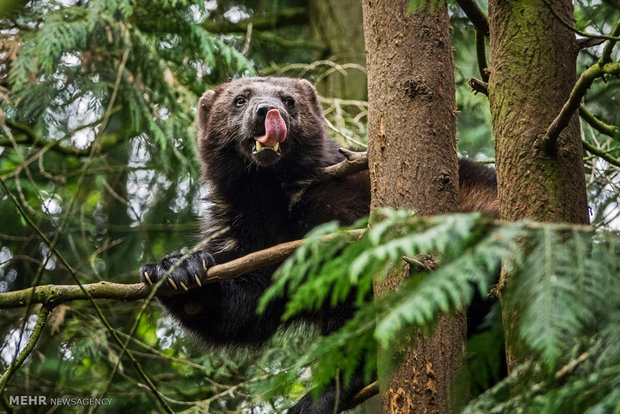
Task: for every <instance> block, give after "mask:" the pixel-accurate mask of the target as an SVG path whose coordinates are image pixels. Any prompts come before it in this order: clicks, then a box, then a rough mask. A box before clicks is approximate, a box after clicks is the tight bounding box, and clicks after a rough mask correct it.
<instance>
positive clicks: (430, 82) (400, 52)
mask: <svg viewBox="0 0 620 414" xmlns="http://www.w3.org/2000/svg"><path fill="white" fill-rule="evenodd" d="M408 3H409V1H408V0H398V1H375V0H372V1H370V0H364V1H363V2H362V4H363V15H364V37H365V40H366V53H367V56H366V58H367V70H368V100H369V114H368V118H369V119H368V135H369V145H368V158H369V169H370V179H371V191H372V193H371V210H375V209H377V208H379V207H409V208H413V209H415V211H416V212H417V213H418V214H421V215H433V214H441V213H445V212H448V211H450V210H451V209H453V207H454V205H455V204H456V200H457V190H458V167H457V164H458V161H457V156H456V139H455V134H456V132H455V129H456V127H455V113H456V108H455V95H454V93H455V86H454V64H453V61H452V45H451V36H450V24H449V18H448V12H447V9H446V7H439V8H436V9H435V11H434V12H430V11H429V10H424V11H422V12H419V13H415V14H407V13H406V9H407V5H408ZM406 275H407V271H406V269H405V271H404V272H393V274H391V275H388V277H387V278H386V279H385V280H383V281H380V282H376V283H375V294H376V295H378V296H380V295H385V294H386V293H388V292H389V291H391V290H393V289H397V288H398V286H399V284H400V283H401V282H402V280H403V279H404V278H405V277H406ZM465 328H466V327H465V317H464V314H463V313H461V314H459V315H457V316H456V317H453V318H444V319H442V320H441V321H440V323H439V324H438V326H437V328H436V330H435V333H434V334H433V335H432V336H431V337H430V338H427V339H424V338H423V337H422V336H421V335H420V334H413V335H412V336H411V338H410V341H409V344H408V347H407V349H405V350H404V352H402V353H398V355H396V354H397V352H396V351H395V350H389V351H385V352H381V351H380V352H379V360H378V366H379V379H380V387H381V391H382V394H383V410H384V412H386V413H413V412H415V413H433V412H437V413H445V412H447V411H448V407H449V399H448V394H449V385H450V381H451V379H452V378H453V377H454V374H455V373H456V371H457V369H458V367H459V361H460V358H461V356H462V352H463V349H464V341H465V330H466V329H465ZM414 347H415V348H414ZM398 357H400V358H402V359H396V358H398ZM395 361H398V364H397V368H396V370H395V371H394V372H393V375H392V377H391V379H390V380H389V382H387V383H386V381H385V379H386V378H387V374H389V373H387V372H385V371H386V368H388V367H390V366H392V365H393V364H392V362H395Z"/></svg>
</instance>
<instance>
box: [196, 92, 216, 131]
mask: <svg viewBox="0 0 620 414" xmlns="http://www.w3.org/2000/svg"><path fill="white" fill-rule="evenodd" d="M214 100H215V91H214V90H209V91H206V92H205V93H204V94H203V95H202V98H200V102H198V121H199V123H200V127H201V128H204V127H206V126H207V121H208V120H209V112H211V106H213V101H214Z"/></svg>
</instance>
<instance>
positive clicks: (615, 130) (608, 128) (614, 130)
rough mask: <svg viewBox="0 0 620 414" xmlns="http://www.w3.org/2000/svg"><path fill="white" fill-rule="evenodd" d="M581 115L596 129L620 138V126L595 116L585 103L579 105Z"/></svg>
mask: <svg viewBox="0 0 620 414" xmlns="http://www.w3.org/2000/svg"><path fill="white" fill-rule="evenodd" d="M579 115H581V119H583V120H584V121H586V122H587V123H588V124H590V126H592V128H594V129H596V130H597V131H598V132H601V133H603V134H605V135H609V136H610V137H612V138H616V139H619V138H620V127H617V126H615V125H609V124H606V123H605V122H603V121H601V120H600V119H598V118H597V117H595V116H594V114H592V113H591V112H590V111H588V110H587V109H586V107H585V106H584V105H583V104H582V105H579Z"/></svg>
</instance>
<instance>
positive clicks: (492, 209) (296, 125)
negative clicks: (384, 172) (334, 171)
mask: <svg viewBox="0 0 620 414" xmlns="http://www.w3.org/2000/svg"><path fill="white" fill-rule="evenodd" d="M198 122H199V132H198V146H199V155H200V161H201V163H202V177H203V180H204V182H205V183H206V184H207V186H208V188H209V192H208V196H207V200H206V202H207V203H208V206H209V208H208V213H207V214H206V216H205V217H204V218H203V221H202V237H203V238H204V240H205V241H206V242H205V243H204V247H202V249H201V250H200V251H198V252H197V253H194V254H192V255H190V256H189V257H187V258H185V259H184V260H183V261H182V262H181V263H176V262H177V261H179V260H180V259H179V256H176V257H175V256H171V257H167V258H164V259H163V260H162V261H160V262H159V263H156V264H149V265H144V266H142V268H141V269H140V275H141V277H142V280H143V281H144V282H145V283H149V284H153V283H156V282H157V281H158V280H160V279H161V278H162V277H167V278H168V280H167V281H166V283H168V284H169V285H170V286H172V287H173V288H175V289H179V290H185V291H186V292H184V293H181V294H178V295H174V296H165V297H161V298H160V299H159V300H160V302H161V304H162V305H163V306H164V308H166V309H167V311H168V312H169V313H170V314H171V315H172V316H173V317H174V318H176V320H178V321H179V322H180V323H181V324H182V325H183V327H184V328H186V329H187V330H189V331H191V332H193V333H194V334H195V335H197V336H198V337H200V338H202V339H203V340H204V341H205V342H206V343H207V344H210V345H212V346H216V347H217V346H220V347H230V346H250V347H260V346H261V345H263V344H264V343H265V342H266V341H267V340H269V339H270V338H271V337H272V336H273V335H274V333H275V332H276V331H277V330H278V329H284V328H286V327H287V326H290V325H292V324H299V323H305V324H312V325H315V326H317V327H318V329H319V332H320V334H321V335H329V334H330V333H332V332H334V331H336V330H338V329H339V328H340V327H341V326H342V325H343V324H344V323H345V322H346V321H347V320H348V319H350V318H351V317H352V315H353V313H354V312H355V307H354V305H353V301H349V302H345V303H343V304H340V305H338V306H336V307H328V306H326V307H325V308H324V309H318V310H315V311H312V312H307V313H305V314H303V315H298V316H297V319H295V320H287V321H286V322H282V314H283V313H284V306H285V304H286V297H283V298H279V299H277V300H274V301H273V302H271V303H270V305H269V306H268V307H267V309H266V310H265V311H264V312H262V313H260V314H259V313H257V312H256V308H257V303H258V300H259V298H260V297H261V296H262V294H263V293H264V292H265V290H266V289H267V288H268V287H269V286H270V284H271V283H272V274H273V272H274V271H275V269H276V267H277V266H271V267H267V268H263V269H260V270H256V271H253V272H251V273H249V274H246V275H244V276H242V277H239V278H237V279H234V280H226V281H220V282H216V283H209V284H204V285H203V283H202V282H203V280H204V278H205V276H206V270H207V268H208V267H209V266H212V265H214V264H218V263H225V262H228V261H230V260H233V259H236V258H239V257H241V256H244V255H246V254H249V253H251V252H254V251H257V250H261V249H265V248H268V247H271V246H273V245H276V244H278V243H283V242H286V241H291V240H297V239H300V238H302V237H303V236H304V235H305V234H306V233H307V232H308V231H309V230H311V229H312V228H314V227H315V226H317V225H319V224H321V223H325V222H327V221H332V220H338V221H339V222H340V224H341V225H350V224H352V223H353V222H354V221H355V220H357V219H359V218H360V217H363V216H364V215H367V214H368V213H369V205H370V182H369V176H368V171H361V172H358V173H355V174H351V175H348V176H346V177H333V178H329V179H320V178H321V177H322V172H323V169H324V168H325V167H327V166H330V165H334V164H336V163H338V162H341V161H343V160H344V159H345V157H344V156H343V155H342V154H341V153H340V152H339V151H338V145H337V144H336V143H335V142H334V141H332V140H331V139H330V138H329V137H328V136H327V134H326V132H325V127H324V121H323V115H322V110H321V106H320V104H319V99H318V96H317V93H316V90H315V89H314V87H313V85H312V84H311V83H310V82H308V81H307V80H304V79H294V78H275V77H268V78H241V79H236V80H233V81H231V82H228V83H225V84H222V85H219V86H217V87H216V88H215V89H213V90H209V91H207V92H205V93H204V95H203V96H202V98H201V99H200V102H199V107H198ZM459 176H460V179H459V184H460V196H459V203H458V206H456V209H455V211H462V212H465V211H472V210H474V209H475V210H483V211H487V212H489V213H491V214H493V215H496V216H497V190H496V180H495V172H494V170H493V169H491V168H489V167H486V166H481V165H478V164H475V163H472V162H469V161H467V160H460V161H459ZM175 263H176V267H175V268H174V269H173V270H172V272H171V273H170V274H169V275H167V274H166V273H167V271H169V269H170V268H171V267H172V266H173V264H175ZM362 380H363V378H362V376H361V375H359V376H354V378H353V379H352V380H351V381H350V383H349V385H348V387H346V388H344V389H340V390H336V385H335V384H334V385H333V386H331V387H327V388H326V389H325V390H324V392H323V394H322V395H321V396H320V397H319V398H318V399H316V400H313V399H312V398H311V397H310V396H309V395H306V396H304V397H302V398H301V399H300V401H299V402H298V403H297V404H296V405H295V406H294V407H292V408H290V409H289V411H288V412H289V413H292V414H294V413H306V414H319V413H331V412H332V411H333V407H334V406H335V404H336V403H338V406H340V407H342V406H344V405H346V403H347V402H348V401H349V400H350V399H351V397H353V396H354V395H355V394H356V393H357V392H358V391H359V390H360V389H361V388H362V387H363V385H364V384H363V383H362ZM336 399H338V401H336Z"/></svg>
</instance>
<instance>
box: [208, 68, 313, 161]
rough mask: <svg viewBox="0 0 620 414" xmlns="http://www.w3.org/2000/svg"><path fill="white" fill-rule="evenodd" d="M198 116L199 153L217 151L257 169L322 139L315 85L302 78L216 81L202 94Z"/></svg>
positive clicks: (310, 148) (299, 153)
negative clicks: (216, 83) (215, 86)
mask: <svg viewBox="0 0 620 414" xmlns="http://www.w3.org/2000/svg"><path fill="white" fill-rule="evenodd" d="M199 121H200V133H199V144H200V148H201V154H202V156H203V159H205V160H207V159H209V157H210V155H212V153H213V152H217V153H220V154H226V155H227V156H228V157H235V158H237V159H241V160H243V162H244V163H246V164H248V165H251V166H254V167H256V168H258V169H262V168H272V167H275V166H277V165H278V164H279V163H282V162H283V160H286V159H289V160H290V158H291V157H301V156H304V155H305V153H306V151H309V153H312V152H313V151H314V150H316V149H317V146H318V147H319V148H318V149H320V146H321V144H322V140H323V139H324V131H323V121H322V116H321V108H320V105H319V103H318V97H317V95H316V91H315V90H314V87H313V86H312V84H311V83H310V82H308V81H306V80H303V79H293V78H242V79H236V80H234V81H232V82H229V83H225V84H223V85H220V86H218V87H217V88H215V89H213V90H210V91H207V92H205V94H204V95H203V96H202V98H201V100H200V104H199ZM218 162H221V161H219V160H218Z"/></svg>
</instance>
